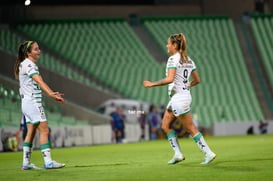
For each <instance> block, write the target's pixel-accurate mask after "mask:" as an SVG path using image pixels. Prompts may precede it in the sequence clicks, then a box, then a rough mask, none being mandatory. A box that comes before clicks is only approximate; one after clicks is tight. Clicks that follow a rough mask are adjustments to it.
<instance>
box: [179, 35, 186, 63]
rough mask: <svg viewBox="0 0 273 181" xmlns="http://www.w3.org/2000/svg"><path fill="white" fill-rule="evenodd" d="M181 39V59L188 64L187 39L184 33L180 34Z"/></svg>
mask: <svg viewBox="0 0 273 181" xmlns="http://www.w3.org/2000/svg"><path fill="white" fill-rule="evenodd" d="M179 38H181V39H180V40H181V43H180V49H179V53H180V56H181V59H182V61H186V62H188V56H187V45H186V37H185V35H184V34H183V33H180V34H179Z"/></svg>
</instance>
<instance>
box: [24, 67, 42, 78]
mask: <svg viewBox="0 0 273 181" xmlns="http://www.w3.org/2000/svg"><path fill="white" fill-rule="evenodd" d="M26 73H27V75H28V76H29V77H30V78H31V77H32V76H33V75H36V74H39V70H38V67H37V66H36V65H35V64H28V65H27V66H26Z"/></svg>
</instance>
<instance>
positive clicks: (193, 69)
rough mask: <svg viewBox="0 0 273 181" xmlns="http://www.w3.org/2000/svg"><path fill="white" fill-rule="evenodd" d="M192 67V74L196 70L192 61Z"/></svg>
mask: <svg viewBox="0 0 273 181" xmlns="http://www.w3.org/2000/svg"><path fill="white" fill-rule="evenodd" d="M192 65H193V67H192V72H193V71H195V70H196V65H195V63H194V61H192Z"/></svg>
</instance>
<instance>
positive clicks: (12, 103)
mask: <svg viewBox="0 0 273 181" xmlns="http://www.w3.org/2000/svg"><path fill="white" fill-rule="evenodd" d="M18 95H19V94H18V91H14V90H12V89H10V88H8V87H6V86H3V85H2V84H0V127H18V129H19V125H20V123H21V118H22V114H21V111H18V110H21V103H20V99H19V98H18V97H17V96H18ZM14 98H16V99H14ZM53 111H56V112H52V110H51V111H49V109H47V106H45V112H46V116H47V120H48V123H49V126H52V127H57V126H62V125H88V122H87V121H84V120H83V121H82V120H76V119H75V118H73V117H67V116H65V117H64V116H62V114H61V113H60V112H58V110H56V109H55V110H53Z"/></svg>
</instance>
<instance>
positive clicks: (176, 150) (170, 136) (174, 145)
mask: <svg viewBox="0 0 273 181" xmlns="http://www.w3.org/2000/svg"><path fill="white" fill-rule="evenodd" d="M167 137H168V141H169V143H170V145H171V147H172V148H173V150H174V154H175V155H179V156H180V155H183V154H182V152H181V149H180V146H179V142H178V141H177V137H176V133H175V131H172V132H170V133H168V134H167Z"/></svg>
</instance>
